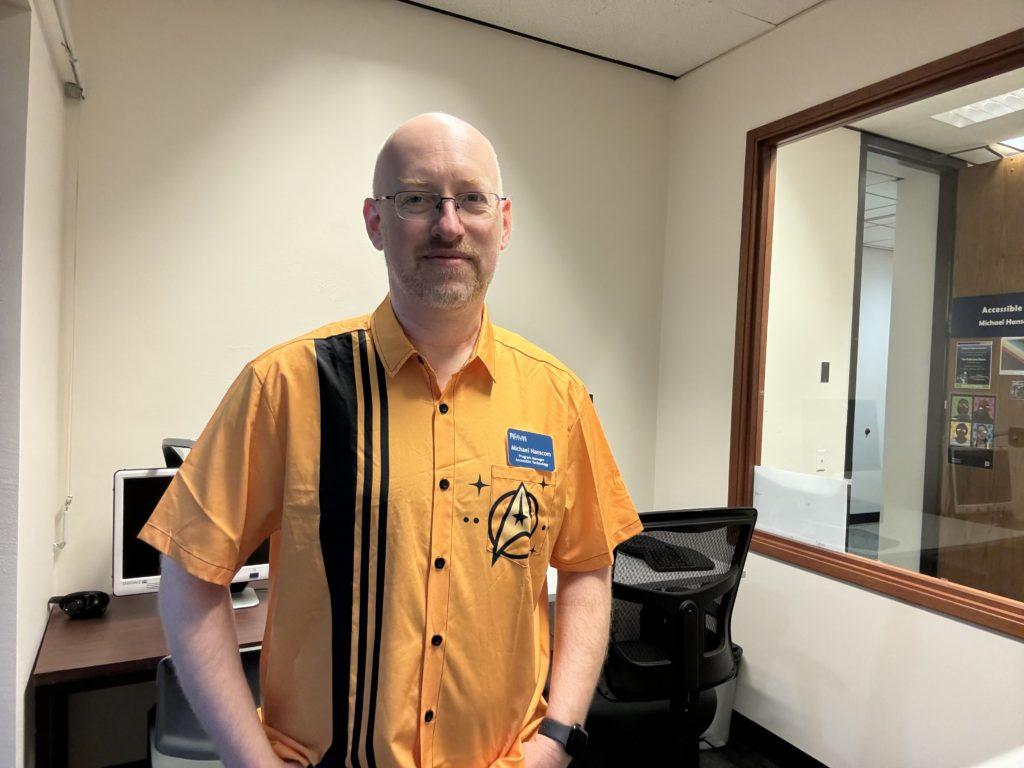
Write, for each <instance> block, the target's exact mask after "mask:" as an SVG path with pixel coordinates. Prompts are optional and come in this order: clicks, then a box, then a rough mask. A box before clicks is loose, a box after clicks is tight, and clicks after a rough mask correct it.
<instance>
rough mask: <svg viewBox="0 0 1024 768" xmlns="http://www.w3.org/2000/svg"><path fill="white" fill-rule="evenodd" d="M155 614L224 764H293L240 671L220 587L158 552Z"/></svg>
mask: <svg viewBox="0 0 1024 768" xmlns="http://www.w3.org/2000/svg"><path fill="white" fill-rule="evenodd" d="M160 617H161V618H162V619H163V624H164V635H165V636H166V638H167V645H168V647H169V648H170V650H171V657H172V658H173V659H174V668H175V670H176V672H177V674H178V677H179V679H180V680H181V685H182V688H183V689H184V691H185V695H186V696H187V697H188V700H189V703H190V704H191V705H192V709H193V711H194V712H195V713H196V716H197V717H198V718H199V721H200V722H201V723H202V724H203V728H205V729H206V732H207V733H208V734H209V735H210V738H211V739H213V742H214V744H216V745H217V750H218V752H219V754H220V758H221V761H222V762H223V763H224V765H225V766H226V768H236V767H237V768H281V767H282V766H298V765H299V764H298V763H292V762H286V761H283V760H282V759H281V758H280V757H278V756H277V755H276V754H275V753H274V751H273V749H271V746H270V742H269V740H268V739H267V736H266V733H265V732H264V730H263V726H262V725H261V723H260V721H259V718H258V717H257V715H256V709H255V707H254V706H253V701H252V694H251V693H250V691H249V685H248V683H247V682H246V679H245V673H244V672H243V671H242V662H241V658H240V657H239V654H238V636H237V635H236V633H235V616H234V609H233V608H232V607H231V597H230V594H229V592H228V590H227V588H226V587H221V586H218V585H217V584H211V583H210V582H207V581H203V580H202V579H198V578H196V577H195V576H192V575H191V574H190V573H188V572H187V571H185V570H184V569H183V568H182V567H181V566H180V565H178V564H177V563H176V562H175V561H174V560H172V559H171V558H169V557H167V556H166V555H163V556H161V558H160Z"/></svg>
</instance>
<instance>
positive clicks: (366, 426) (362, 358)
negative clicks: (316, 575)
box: [351, 330, 374, 768]
mask: <svg viewBox="0 0 1024 768" xmlns="http://www.w3.org/2000/svg"><path fill="white" fill-rule="evenodd" d="M367 355H368V351H367V349H366V331H362V330H361V331H359V372H360V375H361V378H362V385H363V504H362V507H363V519H362V535H361V537H360V542H359V553H360V557H359V653H358V655H357V657H356V661H357V663H358V665H359V666H358V667H357V668H356V711H355V717H354V718H353V719H352V752H351V760H352V766H353V768H360V762H359V736H360V731H361V730H362V724H363V693H364V691H365V689H366V627H367V624H368V622H367V615H366V614H367V603H368V601H369V594H370V589H369V587H370V585H369V575H370V525H371V522H372V520H373V464H374V461H373V391H372V390H371V389H370V361H369V359H368V357H367Z"/></svg>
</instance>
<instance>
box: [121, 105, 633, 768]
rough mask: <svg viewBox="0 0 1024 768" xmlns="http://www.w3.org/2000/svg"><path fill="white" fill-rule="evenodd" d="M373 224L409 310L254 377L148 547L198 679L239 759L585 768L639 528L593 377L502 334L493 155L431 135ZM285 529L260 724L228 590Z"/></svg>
mask: <svg viewBox="0 0 1024 768" xmlns="http://www.w3.org/2000/svg"><path fill="white" fill-rule="evenodd" d="M363 218H364V220H365V224H366V231H367V234H368V235H369V238H370V241H371V242H372V243H373V245H374V246H375V247H376V248H377V249H378V250H381V251H383V253H384V261H385V264H386V266H387V273H388V283H389V288H390V291H389V294H388V296H387V297H385V299H384V301H383V302H382V303H381V304H380V306H378V307H377V309H376V310H375V311H374V312H373V313H372V314H369V315H364V316H361V317H356V318H351V319H348V320H343V321H341V322H336V323H331V324H329V325H327V326H324V327H322V328H319V329H317V330H315V331H313V332H311V333H308V334H305V335H303V336H301V337H299V338H297V339H293V340H292V341H290V342H286V343H285V344H282V345H279V346H277V347H274V348H273V349H271V350H269V351H267V352H265V353H264V354H262V355H260V356H259V357H257V358H256V359H255V360H253V361H252V362H250V363H249V364H248V365H247V366H246V367H245V369H244V370H243V371H242V372H241V373H240V374H239V376H238V378H237V379H236V380H235V382H234V384H233V385H232V386H231V388H230V389H229V391H228V393H227V394H226V395H225V397H224V399H223V401H222V402H221V404H220V406H219V408H218V409H217V412H216V413H215V414H214V416H213V418H212V419H211V421H210V423H209V424H208V425H207V426H206V428H205V429H204V431H203V433H202V435H201V436H200V438H199V440H197V442H196V445H195V446H194V448H193V449H192V451H191V453H190V454H189V456H188V459H187V460H186V462H185V464H184V465H183V466H182V467H181V469H180V470H179V472H178V474H177V476H176V477H175V479H174V481H173V482H172V483H171V486H170V487H169V488H168V490H167V492H166V494H165V495H164V497H163V499H162V500H161V502H160V504H159V506H158V508H157V509H156V511H155V512H154V514H153V516H152V518H151V519H150V520H149V522H148V523H147V525H146V527H145V528H144V529H143V532H142V534H141V538H143V539H144V540H146V541H148V542H149V543H151V544H152V545H153V546H155V547H156V548H157V549H159V550H160V551H161V552H162V553H163V557H162V558H161V563H162V569H163V570H162V577H161V585H160V606H161V613H162V616H163V620H164V627H165V632H166V634H167V640H168V645H169V646H170V648H171V651H172V654H173V656H174V658H175V661H176V666H177V670H178V674H179V676H180V678H181V680H182V683H183V686H184V688H185V690H186V693H187V694H188V696H189V700H190V701H191V702H192V705H193V708H194V709H195V710H196V712H197V714H198V716H199V717H200V719H201V721H202V722H203V724H204V725H205V727H206V729H207V731H208V732H209V733H210V735H211V737H212V738H213V739H214V741H215V742H216V744H217V746H218V748H219V751H220V754H221V757H222V760H223V762H224V763H225V765H227V766H245V767H246V768H251V767H252V766H274V767H277V766H282V765H288V766H380V767H381V768H413V767H414V766H450V767H452V768H462V767H463V766H465V767H466V768H475V767H476V766H498V767H508V768H511V766H527V767H528V768H554V767H556V766H565V765H568V764H569V762H570V760H571V758H572V757H573V756H577V755H579V754H581V753H582V752H583V750H584V749H585V747H586V741H587V734H586V732H585V730H584V729H583V728H582V725H581V724H582V723H583V722H584V720H585V718H586V714H587V709H588V706H589V704H590V701H591V698H592V695H593V691H594V686H595V683H596V681H597V677H598V673H599V671H600V666H601V663H602V660H603V658H604V652H605V648H606V645H607V638H608V620H609V613H610V591H609V585H610V565H611V563H612V553H613V551H614V548H615V547H616V546H617V545H618V544H619V543H620V542H622V541H624V540H625V539H627V538H629V537H630V536H633V535H635V534H636V533H639V532H640V530H641V527H642V526H641V524H640V521H639V518H638V517H637V514H636V510H635V509H634V507H633V504H632V502H631V501H630V498H629V494H628V493H627V491H626V488H625V484H624V483H623V481H622V478H621V475H620V474H619V471H618V468H617V467H616V464H615V461H614V459H613V458H612V455H611V451H610V449H609V447H608V444H607V441H606V439H605V436H604V433H603V432H602V430H601V427H600V424H599V422H598V419H597V415H596V413H595V412H594V408H593V405H592V403H591V399H590V397H589V396H588V393H587V390H586V388H585V387H584V385H583V384H582V382H580V380H579V379H578V378H577V377H576V376H575V375H574V374H573V373H572V372H571V371H570V370H569V369H568V368H567V367H566V366H565V365H564V364H562V363H561V362H559V361H558V360H557V359H555V358H554V357H552V356H551V355H549V354H547V353H546V352H544V351H543V350H541V349H539V348H537V347H536V346H534V345H532V344H530V343H529V342H527V341H526V340H524V339H523V338H521V337H520V336H517V335H516V334H514V333H511V332H510V331H506V330H504V329H502V328H498V327H496V326H494V325H492V324H491V321H490V318H489V314H488V311H487V308H486V306H485V305H484V297H485V295H486V292H487V288H488V286H489V285H490V282H491V279H492V277H493V276H494V271H495V267H496V265H497V261H498V254H499V253H500V252H501V251H502V250H503V249H504V248H505V246H506V245H507V244H508V241H509V236H510V234H511V232H512V203H511V200H509V199H508V197H507V196H505V194H504V191H503V188H502V181H501V173H500V169H499V166H498V160H497V157H496V155H495V152H494V148H493V147H492V146H491V143H490V142H489V141H488V140H487V139H486V138H485V137H484V136H483V135H482V134H481V133H480V132H479V131H478V130H476V129H475V128H473V127H472V126H471V125H469V124H467V123H465V122H464V121H462V120H459V119H457V118H454V117H452V116H450V115H443V114H428V115H421V116H419V117H416V118H413V119H412V120H409V121H408V122H406V123H404V124H403V125H401V126H399V128H398V129H397V130H395V132H394V133H393V134H392V135H391V136H390V137H389V138H388V140H387V141H386V142H385V144H384V146H383V147H382V149H381V151H380V154H379V156H378V158H377V163H376V166H375V170H374V178H373V195H372V197H369V198H367V199H366V200H365V201H364V203H363ZM267 537H269V538H270V541H271V570H270V573H271V583H270V596H269V605H268V612H267V627H266V634H265V637H264V642H263V649H262V653H261V659H260V662H261V667H260V680H261V703H262V707H261V711H260V712H259V713H257V712H256V711H254V708H253V706H252V703H251V702H252V700H251V698H250V695H249V692H248V688H247V686H246V683H245V679H244V676H243V673H242V669H241V665H240V663H239V656H238V652H237V642H236V639H235V633H234V628H233V614H232V610H231V606H230V602H229V598H228V592H227V590H226V589H225V586H226V585H227V584H229V583H230V581H231V579H232V577H233V575H234V574H235V572H236V571H237V570H238V569H239V568H240V567H241V565H242V564H244V562H245V560H246V558H247V557H248V555H249V554H250V553H251V552H252V551H253V550H254V549H255V548H256V547H257V546H258V545H259V544H260V543H261V542H262V541H263V540H265V539H266V538H267ZM549 565H552V566H554V567H555V568H557V569H558V573H559V579H558V597H557V604H556V614H555V618H556V620H555V629H556V633H555V642H554V661H553V666H552V673H551V676H550V689H548V687H547V685H546V682H547V680H548V669H549V663H550V657H551V650H552V649H551V648H550V642H549V620H548V590H547V581H546V575H547V571H548V567H549Z"/></svg>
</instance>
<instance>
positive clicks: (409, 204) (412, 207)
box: [373, 191, 508, 221]
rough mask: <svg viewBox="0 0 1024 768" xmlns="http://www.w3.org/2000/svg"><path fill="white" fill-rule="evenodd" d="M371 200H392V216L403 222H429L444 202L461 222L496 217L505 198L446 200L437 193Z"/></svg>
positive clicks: (472, 195)
mask: <svg viewBox="0 0 1024 768" xmlns="http://www.w3.org/2000/svg"><path fill="white" fill-rule="evenodd" d="M373 199H374V200H377V201H380V200H393V201H394V203H395V213H397V214H398V217H399V218H400V219H405V220H406V221H430V220H431V219H433V218H434V216H435V215H436V214H437V213H438V212H439V211H440V210H441V206H442V205H444V201H445V200H451V201H452V203H454V204H455V210H456V211H457V212H458V214H459V215H460V217H461V218H463V219H492V218H494V217H495V216H497V214H498V205H499V204H500V203H502V202H503V201H505V200H508V197H502V196H501V195H499V194H497V193H495V192H463V193H462V194H461V195H455V197H445V196H444V195H439V194H438V193H437V192H417V191H406V192H395V194H393V195H381V196H380V197H375V198H373Z"/></svg>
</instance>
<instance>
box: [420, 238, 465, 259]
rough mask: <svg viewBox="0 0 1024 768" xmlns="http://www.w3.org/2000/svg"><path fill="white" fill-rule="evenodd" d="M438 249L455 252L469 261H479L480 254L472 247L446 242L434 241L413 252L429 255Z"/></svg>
mask: <svg viewBox="0 0 1024 768" xmlns="http://www.w3.org/2000/svg"><path fill="white" fill-rule="evenodd" d="M438 251H445V252H447V253H457V254H459V255H460V256H461V257H463V258H466V259H470V260H471V261H479V260H480V254H479V253H477V252H476V251H475V250H474V249H472V248H465V247H463V246H459V245H452V244H448V243H441V242H435V243H430V244H428V245H424V246H421V247H419V248H417V249H416V250H415V251H414V253H415V255H416V256H429V255H431V254H433V253H437V252H438Z"/></svg>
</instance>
